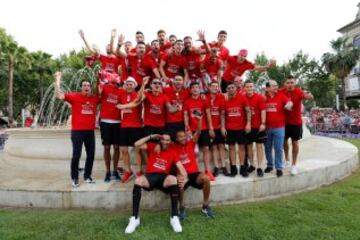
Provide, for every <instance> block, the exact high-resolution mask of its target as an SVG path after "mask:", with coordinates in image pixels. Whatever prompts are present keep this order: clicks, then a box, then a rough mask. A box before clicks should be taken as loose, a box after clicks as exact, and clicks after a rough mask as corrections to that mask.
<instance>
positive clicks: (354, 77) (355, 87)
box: [338, 3, 360, 98]
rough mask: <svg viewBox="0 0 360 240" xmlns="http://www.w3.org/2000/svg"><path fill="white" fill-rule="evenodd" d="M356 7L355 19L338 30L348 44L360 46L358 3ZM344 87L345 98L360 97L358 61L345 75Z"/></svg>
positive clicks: (359, 67)
mask: <svg viewBox="0 0 360 240" xmlns="http://www.w3.org/2000/svg"><path fill="white" fill-rule="evenodd" d="M357 7H358V12H357V14H356V18H355V20H354V21H352V22H351V23H349V24H347V25H345V26H343V27H342V28H340V29H339V30H338V32H340V33H341V34H342V35H343V37H345V38H347V39H348V43H349V44H351V45H353V46H357V47H360V3H359V4H358V5H357ZM345 88H346V97H347V98H360V61H359V62H358V64H357V65H356V66H355V67H354V68H353V69H352V70H351V72H350V74H349V76H348V77H347V79H346V82H345Z"/></svg>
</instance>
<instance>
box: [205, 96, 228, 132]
mask: <svg viewBox="0 0 360 240" xmlns="http://www.w3.org/2000/svg"><path fill="white" fill-rule="evenodd" d="M207 98H208V100H209V104H210V113H211V120H212V124H213V127H214V129H220V127H221V112H222V111H224V108H225V97H224V95H222V94H221V93H219V94H217V95H216V96H215V98H211V95H210V94H209V95H208V96H207Z"/></svg>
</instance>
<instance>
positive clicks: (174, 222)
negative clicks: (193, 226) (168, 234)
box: [170, 216, 182, 233]
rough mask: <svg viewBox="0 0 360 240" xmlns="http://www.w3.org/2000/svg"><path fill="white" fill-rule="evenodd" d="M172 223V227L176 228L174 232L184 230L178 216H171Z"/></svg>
mask: <svg viewBox="0 0 360 240" xmlns="http://www.w3.org/2000/svg"><path fill="white" fill-rule="evenodd" d="M170 225H171V227H172V229H173V230H174V232H177V233H180V232H182V227H181V224H180V220H179V217H178V216H173V217H170Z"/></svg>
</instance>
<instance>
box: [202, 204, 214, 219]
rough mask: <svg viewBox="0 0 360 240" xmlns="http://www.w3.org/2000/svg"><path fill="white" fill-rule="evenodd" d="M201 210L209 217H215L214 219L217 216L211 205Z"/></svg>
mask: <svg viewBox="0 0 360 240" xmlns="http://www.w3.org/2000/svg"><path fill="white" fill-rule="evenodd" d="M201 212H202V213H203V214H205V215H206V217H208V218H213V219H214V218H215V215H214V212H213V211H212V209H211V208H210V207H209V206H207V207H202V209H201Z"/></svg>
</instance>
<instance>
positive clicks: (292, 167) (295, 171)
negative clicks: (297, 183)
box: [290, 165, 298, 176]
mask: <svg viewBox="0 0 360 240" xmlns="http://www.w3.org/2000/svg"><path fill="white" fill-rule="evenodd" d="M290 174H291V175H292V176H295V175H296V174H298V170H297V167H296V166H295V165H293V166H291V171H290Z"/></svg>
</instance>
